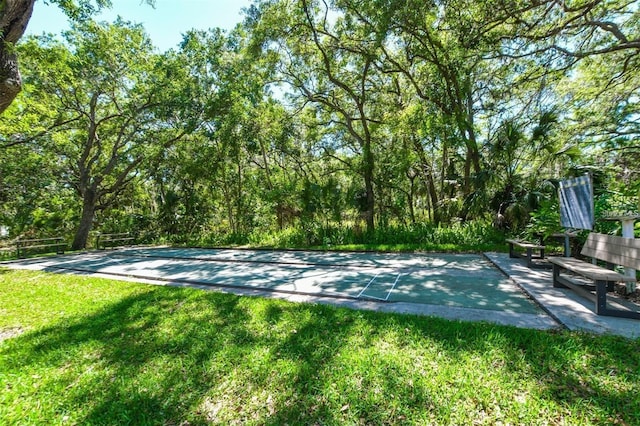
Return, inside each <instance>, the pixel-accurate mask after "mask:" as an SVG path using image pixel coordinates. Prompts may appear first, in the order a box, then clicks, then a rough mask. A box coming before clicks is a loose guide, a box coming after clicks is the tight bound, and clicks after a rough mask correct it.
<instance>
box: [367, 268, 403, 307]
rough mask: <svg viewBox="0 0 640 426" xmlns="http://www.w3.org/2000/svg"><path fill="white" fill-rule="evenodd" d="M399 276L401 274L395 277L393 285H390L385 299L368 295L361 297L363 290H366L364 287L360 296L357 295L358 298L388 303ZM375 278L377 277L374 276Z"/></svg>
mask: <svg viewBox="0 0 640 426" xmlns="http://www.w3.org/2000/svg"><path fill="white" fill-rule="evenodd" d="M401 275H402V274H398V275H397V276H396V279H395V281H394V282H393V284H392V285H391V288H390V289H389V291H388V292H387V297H384V298H383V297H378V296H370V295H368V294H365V295H362V293H363V292H364V290H366V287H365V289H364V290H363V291H362V292H360V294H359V295H358V297H363V298H365V299H374V300H378V301H380V302H388V301H389V297H390V296H391V292H392V291H393V289H394V288H395V287H396V284H398V280H399V279H400V276H401ZM376 277H377V275H376ZM367 287H368V285H367Z"/></svg>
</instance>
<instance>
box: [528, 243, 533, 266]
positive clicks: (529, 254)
mask: <svg viewBox="0 0 640 426" xmlns="http://www.w3.org/2000/svg"><path fill="white" fill-rule="evenodd" d="M532 257H533V249H532V248H531V247H527V268H532V267H533V261H532V260H531V259H532Z"/></svg>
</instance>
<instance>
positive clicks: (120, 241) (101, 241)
mask: <svg viewBox="0 0 640 426" xmlns="http://www.w3.org/2000/svg"><path fill="white" fill-rule="evenodd" d="M133 240H134V237H132V236H131V234H130V233H128V232H121V233H116V234H98V235H97V236H96V248H97V249H98V250H100V249H102V250H104V249H106V248H107V247H112V248H113V247H118V246H125V245H131V242H133Z"/></svg>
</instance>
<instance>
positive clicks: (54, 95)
mask: <svg viewBox="0 0 640 426" xmlns="http://www.w3.org/2000/svg"><path fill="white" fill-rule="evenodd" d="M65 40H66V44H63V43H61V42H58V41H56V40H53V39H49V38H44V39H38V38H33V39H31V40H29V41H28V42H27V43H24V44H22V45H21V46H20V53H21V54H22V55H23V58H24V60H25V67H26V69H28V70H29V74H28V77H27V79H26V80H25V81H26V82H27V87H28V93H26V97H27V99H28V100H27V102H29V100H31V101H33V102H32V105H30V107H34V108H35V107H37V106H38V105H42V103H43V102H46V108H42V109H41V110H40V111H41V114H42V120H43V121H45V122H46V121H48V122H51V123H55V125H54V126H51V127H53V130H52V131H51V132H50V133H47V134H46V138H44V137H42V138H40V140H42V141H43V142H49V143H48V144H47V150H49V152H50V153H51V155H56V156H57V157H58V158H59V165H60V168H61V171H60V173H61V176H62V178H63V179H64V180H65V181H66V182H67V183H68V184H69V185H71V186H72V187H73V188H74V189H75V191H76V193H77V195H78V197H79V200H80V201H81V203H80V204H81V212H80V219H79V224H78V227H77V231H76V234H75V237H74V240H73V244H72V247H73V248H74V249H80V248H83V247H85V246H86V243H87V238H88V236H89V232H90V230H91V229H92V226H93V221H94V218H95V214H96V211H98V210H104V209H106V208H108V207H109V206H111V205H112V204H113V203H114V201H115V200H116V199H117V197H118V195H119V194H120V193H121V192H122V191H123V190H124V189H126V188H127V186H128V185H129V184H130V183H131V182H132V180H133V179H134V178H135V176H136V170H137V168H138V167H139V166H140V165H141V163H142V162H143V161H144V160H145V159H146V158H148V157H150V156H153V155H155V153H156V151H157V150H159V149H163V148H165V147H167V146H170V145H171V144H172V143H174V142H175V141H176V140H177V139H179V138H180V137H181V136H182V135H183V134H184V130H183V129H181V128H179V127H180V126H182V122H181V121H179V120H176V119H175V114H176V111H177V110H179V108H173V107H172V106H173V105H174V104H175V100H176V99H180V97H179V95H178V93H179V90H178V89H176V88H175V84H176V80H178V81H179V80H180V76H179V72H180V71H179V68H178V67H177V66H176V63H174V62H173V61H172V60H171V57H170V56H166V57H161V56H158V55H156V54H155V53H154V52H153V46H152V45H151V42H150V41H149V39H148V37H147V36H146V35H145V33H144V32H143V30H142V28H141V27H139V26H134V25H130V24H127V23H124V22H116V23H115V24H112V25H107V24H96V23H94V22H91V21H89V22H87V23H84V24H78V25H75V26H74V27H73V30H72V31H70V32H67V33H66V34H65ZM38 100H39V101H38Z"/></svg>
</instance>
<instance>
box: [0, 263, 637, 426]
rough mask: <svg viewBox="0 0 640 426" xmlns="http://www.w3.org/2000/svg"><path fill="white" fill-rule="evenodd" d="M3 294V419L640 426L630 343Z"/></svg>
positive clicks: (42, 286) (276, 306) (223, 298)
mask: <svg viewBox="0 0 640 426" xmlns="http://www.w3.org/2000/svg"><path fill="white" fill-rule="evenodd" d="M0 296H1V300H2V304H1V306H0V335H3V336H5V338H4V340H3V341H2V342H1V343H0V424H3V425H11V424H21V425H22V424H27V425H28V424H37V425H42V424H83V425H84V424H105V425H107V424H108V425H112V424H136V425H138V424H166V425H198V424H239V423H242V424H272V425H283V424H290V425H297V424H498V423H503V424H526V425H530V424H581V425H582V424H627V425H632V424H640V397H638V395H640V340H636V341H629V340H625V339H622V338H616V337H611V336H599V337H598V336H592V335H587V334H577V333H570V332H558V331H555V332H541V331H534V330H523V329H516V328H511V327H503V326H496V325H490V324H483V323H462V322H451V321H445V320H440V319H434V318H427V317H417V316H407V315H390V314H380V313H375V312H365V311H353V310H348V309H342V308H336V307H333V306H325V305H312V304H294V303H288V302H284V301H279V300H271V299H262V298H254V297H239V296H235V295H228V294H221V293H216V292H211V291H203V290H197V289H187V288H176V287H157V286H148V285H141V284H134V283H128V282H120V281H111V280H105V279H98V278H91V277H81V276H73V275H59V274H47V273H43V272H27V271H9V270H6V269H0ZM7 336H12V337H7Z"/></svg>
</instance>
